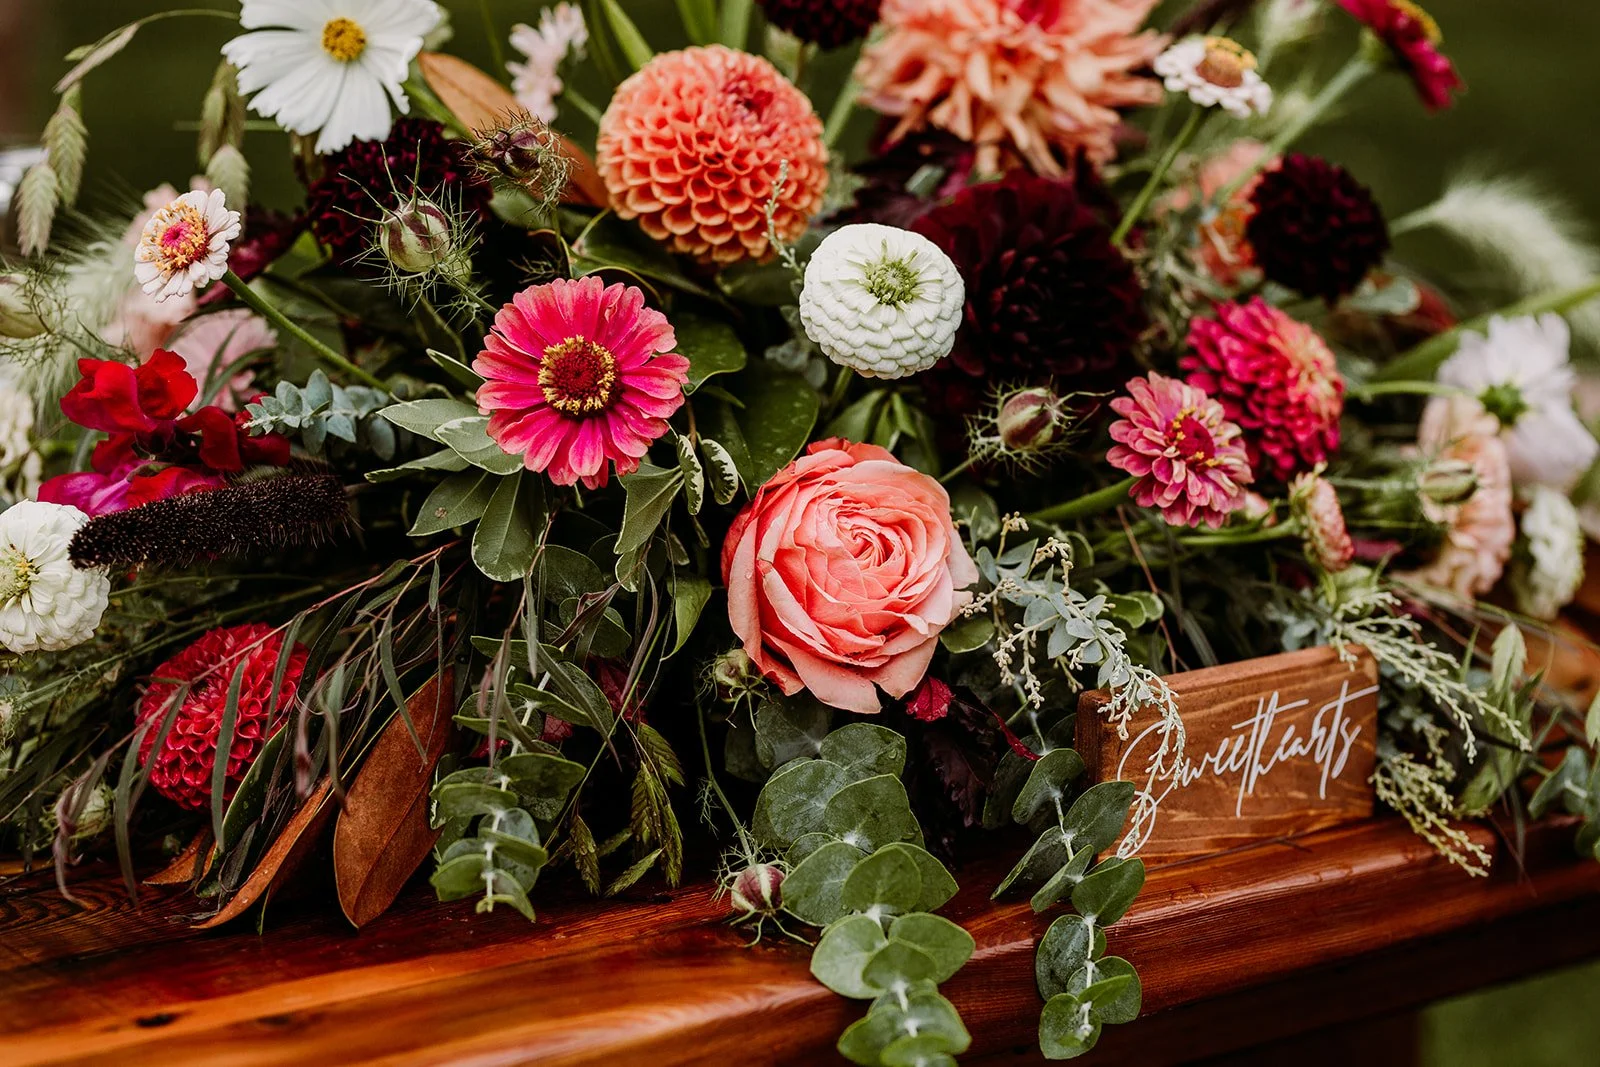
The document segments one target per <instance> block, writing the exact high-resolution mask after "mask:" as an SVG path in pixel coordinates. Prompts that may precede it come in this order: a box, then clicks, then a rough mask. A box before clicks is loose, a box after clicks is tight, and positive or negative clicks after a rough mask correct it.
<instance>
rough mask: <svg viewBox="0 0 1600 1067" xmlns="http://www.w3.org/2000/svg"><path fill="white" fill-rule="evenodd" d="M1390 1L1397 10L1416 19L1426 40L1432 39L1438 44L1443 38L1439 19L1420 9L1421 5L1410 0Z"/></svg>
mask: <svg viewBox="0 0 1600 1067" xmlns="http://www.w3.org/2000/svg"><path fill="white" fill-rule="evenodd" d="M1390 2H1391V3H1393V4H1394V6H1395V7H1396V8H1397V9H1398V10H1400V11H1403V12H1405V13H1406V14H1407V15H1410V16H1411V17H1412V18H1414V19H1416V20H1417V22H1419V23H1421V25H1422V32H1423V33H1424V34H1425V35H1426V36H1427V38H1428V40H1430V41H1432V42H1433V43H1434V44H1438V43H1439V42H1441V41H1443V40H1444V31H1443V30H1441V29H1439V21H1438V20H1437V19H1435V18H1434V17H1433V16H1432V15H1430V14H1428V13H1427V12H1426V11H1424V10H1422V7H1421V5H1419V4H1414V3H1412V2H1411V0H1390Z"/></svg>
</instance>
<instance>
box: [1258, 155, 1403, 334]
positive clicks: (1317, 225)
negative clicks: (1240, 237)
mask: <svg viewBox="0 0 1600 1067" xmlns="http://www.w3.org/2000/svg"><path fill="white" fill-rule="evenodd" d="M1250 203H1251V205H1252V207H1253V208H1254V209H1255V214H1253V215H1252V216H1251V217H1250V221H1249V222H1248V223H1247V224H1246V225H1245V238H1246V239H1247V240H1248V241H1249V242H1250V246H1251V248H1253V249H1254V250H1255V257H1256V263H1257V265H1258V266H1260V268H1261V271H1262V273H1263V274H1265V275H1266V276H1267V278H1268V279H1270V280H1271V281H1275V282H1277V283H1278V284H1279V285H1286V286H1288V287H1289V288H1290V289H1294V290H1295V291H1297V292H1301V293H1304V294H1306V295H1307V296H1320V297H1322V298H1323V299H1324V300H1326V301H1327V302H1328V303H1330V304H1331V303H1333V302H1334V301H1336V300H1338V299H1339V298H1340V297H1341V296H1344V295H1345V294H1347V293H1352V292H1354V291H1355V289H1356V286H1358V285H1360V284H1361V281H1362V279H1363V278H1365V277H1366V276H1367V272H1368V271H1370V270H1372V268H1373V267H1376V266H1378V265H1379V264H1380V263H1382V262H1383V256H1384V253H1386V252H1388V251H1389V226H1388V223H1386V222H1385V221H1384V218H1383V209H1382V208H1380V207H1379V206H1378V202H1377V201H1376V200H1374V199H1373V198H1372V193H1371V191H1370V190H1368V189H1367V187H1366V186H1364V185H1362V184H1361V183H1360V182H1358V181H1356V180H1355V178H1353V177H1351V176H1350V172H1349V171H1347V170H1345V169H1344V168H1343V167H1341V166H1339V165H1338V164H1335V163H1329V162H1328V161H1327V160H1325V159H1318V158H1316V157H1315V156H1305V155H1299V154H1294V155H1289V156H1285V157H1284V159H1283V162H1282V163H1281V164H1280V165H1279V166H1278V168H1277V169H1276V170H1270V171H1268V172H1266V173H1265V174H1263V175H1262V176H1261V180H1260V181H1259V182H1257V183H1256V188H1255V192H1254V193H1252V194H1251V197H1250Z"/></svg>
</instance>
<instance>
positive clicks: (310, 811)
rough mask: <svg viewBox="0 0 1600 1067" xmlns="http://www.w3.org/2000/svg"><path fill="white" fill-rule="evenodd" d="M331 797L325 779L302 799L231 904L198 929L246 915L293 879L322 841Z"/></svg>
mask: <svg viewBox="0 0 1600 1067" xmlns="http://www.w3.org/2000/svg"><path fill="white" fill-rule="evenodd" d="M332 796H333V783H332V782H331V781H330V780H329V779H326V778H324V779H323V780H322V782H321V783H320V784H319V785H318V786H317V787H316V788H315V789H314V790H312V792H311V795H310V796H308V797H306V799H305V800H304V801H302V802H301V804H300V807H299V808H298V809H296V811H295V813H294V814H293V815H292V816H290V818H289V821H288V823H287V824H285V826H284V828H283V829H282V830H280V831H278V836H277V837H275V838H273V839H272V844H271V845H270V846H269V847H268V848H267V851H266V853H265V854H263V855H262V857H261V859H260V860H258V861H257V862H256V866H255V869H254V870H253V871H251V872H250V877H248V878H246V879H245V880H244V884H243V885H241V886H240V887H239V889H238V891H237V892H235V893H234V894H233V896H232V897H230V898H229V900H228V903H227V904H225V905H224V906H223V907H222V910H221V911H219V912H217V913H216V914H215V915H212V916H211V917H209V918H207V919H204V920H202V921H201V922H197V923H195V926H196V928H198V929H201V930H206V929H210V928H211V927H213V926H221V925H222V924H223V923H225V922H227V921H229V920H230V919H235V918H237V917H239V916H240V915H243V914H244V913H245V912H246V911H248V910H250V907H251V906H252V905H253V904H255V903H256V901H258V900H260V899H261V898H262V897H263V896H265V895H266V894H267V892H268V891H270V890H271V889H272V888H273V887H274V886H277V885H281V884H283V883H284V882H286V881H288V880H289V879H290V878H292V877H293V876H294V874H295V872H296V871H297V870H299V868H300V866H301V865H302V864H304V863H305V861H306V858H307V857H308V856H310V854H311V851H312V849H314V848H315V847H316V846H317V844H318V842H320V841H321V840H322V831H323V830H324V829H325V828H326V827H327V825H328V819H329V818H330V817H332V815H333V807H332V806H331V805H330V804H329V803H328V801H329V800H330V799H331V798H332Z"/></svg>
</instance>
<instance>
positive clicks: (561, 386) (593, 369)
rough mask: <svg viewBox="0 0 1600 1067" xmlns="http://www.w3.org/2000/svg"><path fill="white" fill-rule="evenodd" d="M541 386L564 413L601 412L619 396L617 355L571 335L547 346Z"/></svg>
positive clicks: (541, 374) (541, 372)
mask: <svg viewBox="0 0 1600 1067" xmlns="http://www.w3.org/2000/svg"><path fill="white" fill-rule="evenodd" d="M539 388H540V389H542V390H543V391H544V398H545V400H546V401H547V402H548V403H549V404H550V406H551V407H553V408H555V409H556V410H557V411H559V412H561V413H562V414H564V415H598V414H599V413H600V412H602V411H604V410H606V409H607V408H609V407H610V406H611V402H612V401H613V400H615V399H616V395H617V360H616V357H615V356H613V355H612V354H611V353H610V352H608V351H607V350H606V349H605V348H603V347H602V346H600V345H597V344H595V343H594V342H593V341H591V340H589V339H588V338H586V337H569V338H567V339H566V340H565V341H562V342H561V343H560V344H558V345H551V346H550V347H549V348H547V349H545V350H544V360H543V361H542V362H541V363H540V364H539Z"/></svg>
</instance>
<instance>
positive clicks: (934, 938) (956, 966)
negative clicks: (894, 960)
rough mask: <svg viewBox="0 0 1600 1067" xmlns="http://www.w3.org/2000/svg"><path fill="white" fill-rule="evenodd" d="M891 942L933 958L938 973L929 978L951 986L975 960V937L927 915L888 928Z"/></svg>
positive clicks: (905, 917)
mask: <svg viewBox="0 0 1600 1067" xmlns="http://www.w3.org/2000/svg"><path fill="white" fill-rule="evenodd" d="M889 940H890V942H891V943H892V942H895V941H905V942H907V943H909V944H912V945H916V946H917V947H918V948H920V949H921V950H922V951H924V952H926V953H927V954H928V955H929V957H931V958H932V960H933V962H934V964H935V965H936V966H937V968H938V970H936V971H934V973H933V974H931V975H929V976H928V977H930V978H932V979H933V980H934V981H935V982H948V981H949V980H950V977H951V976H952V975H954V974H955V973H956V972H957V971H959V970H960V969H961V968H962V967H963V966H964V965H965V964H966V962H967V961H968V960H969V959H971V958H972V950H973V948H974V947H976V943H975V942H974V941H973V940H972V935H971V934H969V933H967V932H966V931H965V930H964V929H962V928H961V927H960V926H958V925H957V924H956V923H953V922H951V921H950V920H949V919H946V918H943V917H941V916H938V915H929V914H927V913H926V912H913V913H912V914H910V915H902V916H900V917H899V918H897V919H895V921H894V922H892V923H890V924H889Z"/></svg>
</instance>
